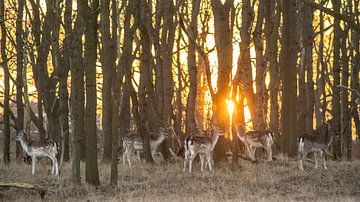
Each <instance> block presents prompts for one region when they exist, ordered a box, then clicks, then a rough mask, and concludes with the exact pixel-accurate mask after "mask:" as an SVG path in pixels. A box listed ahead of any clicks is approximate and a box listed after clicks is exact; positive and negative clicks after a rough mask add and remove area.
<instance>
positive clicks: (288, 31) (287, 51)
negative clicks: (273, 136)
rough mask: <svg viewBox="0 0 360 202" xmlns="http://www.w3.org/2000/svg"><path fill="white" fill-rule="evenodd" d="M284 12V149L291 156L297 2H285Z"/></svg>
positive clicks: (282, 74) (293, 124) (282, 61)
mask: <svg viewBox="0 0 360 202" xmlns="http://www.w3.org/2000/svg"><path fill="white" fill-rule="evenodd" d="M282 11H283V31H282V33H283V39H282V44H281V53H280V63H281V76H282V80H283V82H282V97H281V98H282V99H281V103H282V108H281V127H282V137H283V141H282V149H283V152H284V153H286V154H288V155H289V156H294V155H295V153H296V133H294V131H296V118H297V114H296V97H297V96H296V94H297V93H296V92H297V88H296V60H297V50H298V47H297V40H296V36H297V35H296V28H297V23H296V1H291V0H284V1H283V3H282Z"/></svg>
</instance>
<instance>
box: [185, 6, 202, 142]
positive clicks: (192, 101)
mask: <svg viewBox="0 0 360 202" xmlns="http://www.w3.org/2000/svg"><path fill="white" fill-rule="evenodd" d="M199 10H200V0H192V10H191V22H190V25H189V34H190V35H191V37H192V38H193V39H196V38H197V33H198V31H197V24H198V23H197V18H198V15H199ZM195 43H196V41H192V40H189V46H188V59H187V62H188V70H189V81H190V87H189V95H188V97H187V106H186V132H185V133H186V135H190V134H192V132H193V131H194V130H195V129H196V121H195V109H196V106H195V105H196V97H197V82H198V81H197V64H196V53H195V46H196V44H195Z"/></svg>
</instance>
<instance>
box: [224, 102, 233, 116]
mask: <svg viewBox="0 0 360 202" xmlns="http://www.w3.org/2000/svg"><path fill="white" fill-rule="evenodd" d="M226 105H227V110H228V112H229V114H230V115H232V114H233V113H234V110H235V104H234V101H232V100H231V99H227V100H226Z"/></svg>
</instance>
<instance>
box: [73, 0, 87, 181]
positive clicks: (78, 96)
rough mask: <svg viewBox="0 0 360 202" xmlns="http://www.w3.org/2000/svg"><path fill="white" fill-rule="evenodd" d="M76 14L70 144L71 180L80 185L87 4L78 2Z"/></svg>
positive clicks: (81, 0) (79, 0)
mask: <svg viewBox="0 0 360 202" xmlns="http://www.w3.org/2000/svg"><path fill="white" fill-rule="evenodd" d="M77 3H78V4H77V5H78V13H77V16H76V20H75V25H74V31H73V33H72V37H71V41H72V43H71V50H72V53H71V58H70V70H71V97H70V105H71V107H70V109H71V134H72V135H73V143H72V180H73V182H74V183H77V184H79V183H80V159H81V153H82V149H81V148H82V145H84V139H83V134H84V113H85V110H84V69H83V60H82V59H83V57H82V50H83V48H82V41H81V39H82V36H83V33H84V27H85V22H86V18H85V16H86V9H87V2H86V1H84V0H78V1H77Z"/></svg>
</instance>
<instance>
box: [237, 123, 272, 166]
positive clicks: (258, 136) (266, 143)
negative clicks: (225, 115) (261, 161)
mask: <svg viewBox="0 0 360 202" xmlns="http://www.w3.org/2000/svg"><path fill="white" fill-rule="evenodd" d="M235 133H236V135H237V136H238V137H239V139H240V140H241V141H242V142H243V143H244V144H245V146H246V148H247V151H248V153H249V157H250V159H251V160H252V161H256V158H255V151H256V149H257V148H264V149H265V150H266V152H267V154H268V159H267V160H268V161H272V149H271V146H272V145H273V144H274V132H272V131H270V130H264V131H248V132H246V131H245V126H242V125H241V124H237V125H236V126H235Z"/></svg>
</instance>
